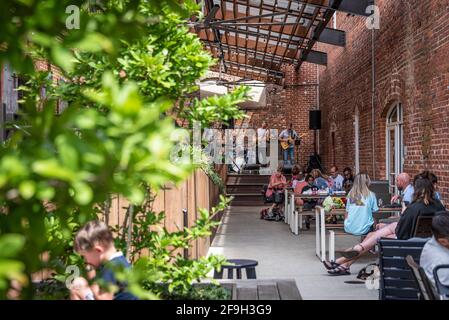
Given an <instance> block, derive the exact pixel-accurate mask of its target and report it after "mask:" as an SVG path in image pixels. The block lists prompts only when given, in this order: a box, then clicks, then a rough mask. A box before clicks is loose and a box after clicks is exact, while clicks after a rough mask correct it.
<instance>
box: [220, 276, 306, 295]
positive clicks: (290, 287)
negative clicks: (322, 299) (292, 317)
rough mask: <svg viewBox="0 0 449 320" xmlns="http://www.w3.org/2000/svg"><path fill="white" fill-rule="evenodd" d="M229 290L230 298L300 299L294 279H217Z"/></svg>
mask: <svg viewBox="0 0 449 320" xmlns="http://www.w3.org/2000/svg"><path fill="white" fill-rule="evenodd" d="M219 283H220V284H221V285H222V286H223V287H225V288H227V289H229V290H231V292H232V300H302V297H301V294H300V293H299V289H298V287H297V286H296V281H295V280H293V279H273V280H255V279H254V280H219Z"/></svg>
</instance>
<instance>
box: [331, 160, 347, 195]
mask: <svg viewBox="0 0 449 320" xmlns="http://www.w3.org/2000/svg"><path fill="white" fill-rule="evenodd" d="M343 180H344V178H343V176H342V175H341V174H339V173H338V168H337V166H332V167H331V170H330V176H329V181H330V182H331V183H332V184H331V185H332V188H333V189H334V190H342V189H343Z"/></svg>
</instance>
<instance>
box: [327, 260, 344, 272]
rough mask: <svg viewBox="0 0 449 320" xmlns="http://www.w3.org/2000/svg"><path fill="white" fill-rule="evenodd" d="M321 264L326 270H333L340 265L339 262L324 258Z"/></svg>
mask: <svg viewBox="0 0 449 320" xmlns="http://www.w3.org/2000/svg"><path fill="white" fill-rule="evenodd" d="M323 264H324V267H325V268H326V269H327V270H333V269H336V268H338V267H339V266H340V264H338V263H336V262H335V261H327V260H324V261H323Z"/></svg>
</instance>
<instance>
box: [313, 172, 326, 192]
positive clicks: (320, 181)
mask: <svg viewBox="0 0 449 320" xmlns="http://www.w3.org/2000/svg"><path fill="white" fill-rule="evenodd" d="M310 174H311V175H312V177H313V179H314V180H315V181H314V184H315V186H316V187H317V188H318V189H326V188H328V187H329V183H328V182H327V181H328V177H326V176H324V175H323V174H322V173H321V171H320V170H319V169H313V170H312V171H311V172H310Z"/></svg>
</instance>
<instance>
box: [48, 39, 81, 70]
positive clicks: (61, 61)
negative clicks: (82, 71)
mask: <svg viewBox="0 0 449 320" xmlns="http://www.w3.org/2000/svg"><path fill="white" fill-rule="evenodd" d="M51 55H52V57H53V60H54V61H55V63H56V64H57V65H58V66H60V67H61V68H62V69H64V70H65V71H68V72H70V71H72V70H73V66H74V62H75V61H76V60H75V58H74V56H73V54H72V53H71V52H70V50H68V49H65V48H63V47H61V46H58V45H55V46H53V47H52V48H51Z"/></svg>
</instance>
